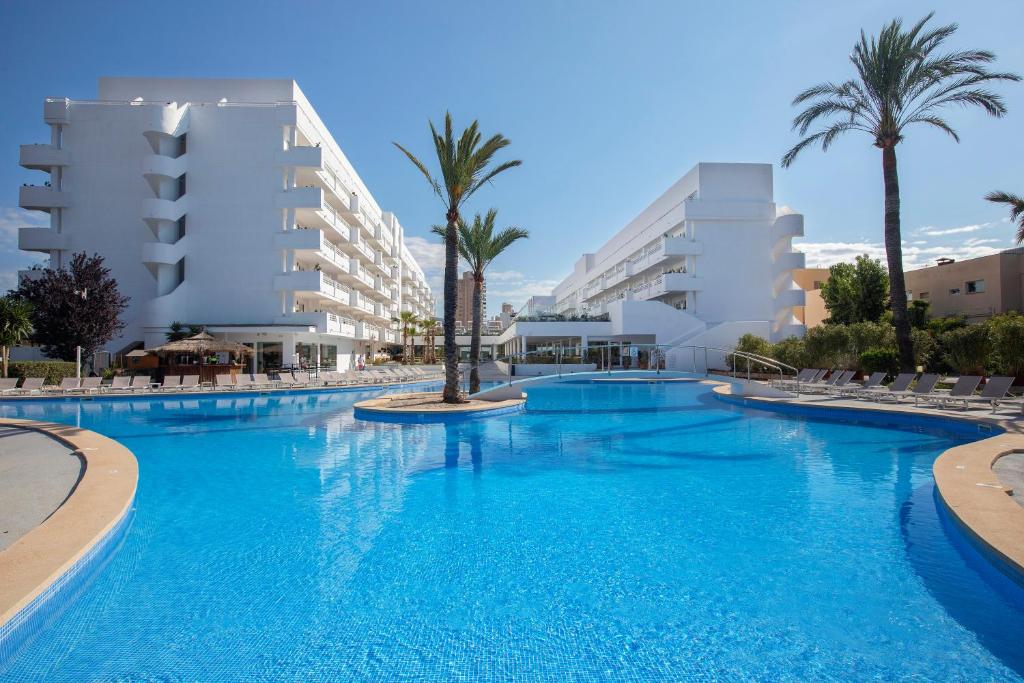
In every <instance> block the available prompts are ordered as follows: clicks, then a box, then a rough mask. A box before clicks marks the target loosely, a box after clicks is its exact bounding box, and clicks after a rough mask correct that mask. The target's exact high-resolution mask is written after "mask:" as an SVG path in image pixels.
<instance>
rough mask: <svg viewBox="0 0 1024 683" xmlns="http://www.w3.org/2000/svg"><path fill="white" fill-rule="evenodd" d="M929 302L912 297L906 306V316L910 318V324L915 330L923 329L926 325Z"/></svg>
mask: <svg viewBox="0 0 1024 683" xmlns="http://www.w3.org/2000/svg"><path fill="white" fill-rule="evenodd" d="M929 308H930V304H929V303H928V302H927V301H923V300H921V299H914V300H913V301H911V302H910V305H909V306H907V317H908V318H910V326H911V327H912V328H914V329H915V330H923V329H926V328H927V327H928V309H929Z"/></svg>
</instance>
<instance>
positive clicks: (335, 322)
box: [288, 311, 356, 337]
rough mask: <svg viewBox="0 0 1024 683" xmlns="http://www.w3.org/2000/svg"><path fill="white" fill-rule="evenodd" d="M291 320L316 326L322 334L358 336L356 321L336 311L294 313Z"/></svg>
mask: <svg viewBox="0 0 1024 683" xmlns="http://www.w3.org/2000/svg"><path fill="white" fill-rule="evenodd" d="M288 318H289V320H294V321H295V323H296V324H298V325H310V326H316V331H317V332H319V333H320V334H338V335H341V336H343V337H355V336H356V321H355V320H352V319H351V318H346V317H345V316H341V315H338V314H336V313H330V312H327V311H318V312H313V313H292V314H291V315H289V316H288Z"/></svg>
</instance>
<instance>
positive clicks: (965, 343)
mask: <svg viewBox="0 0 1024 683" xmlns="http://www.w3.org/2000/svg"><path fill="white" fill-rule="evenodd" d="M940 342H941V344H942V347H943V349H944V351H943V354H942V358H943V360H944V361H946V363H948V364H949V367H950V368H951V369H952V370H954V371H955V372H958V373H960V374H962V375H982V374H984V373H985V363H986V361H988V355H989V353H988V351H989V338H988V325H985V324H980V325H966V326H964V327H957V328H954V329H952V330H949V331H948V332H946V333H944V334H943V335H942V336H941V337H940Z"/></svg>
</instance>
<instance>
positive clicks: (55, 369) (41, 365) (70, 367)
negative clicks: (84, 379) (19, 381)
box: [8, 360, 75, 384]
mask: <svg viewBox="0 0 1024 683" xmlns="http://www.w3.org/2000/svg"><path fill="white" fill-rule="evenodd" d="M8 375H9V376H10V377H43V378H45V379H46V384H60V381H61V380H62V379H64V378H65V377H74V376H75V364H74V363H69V362H67V361H63V360H18V361H13V362H12V363H11V365H10V369H9V370H8Z"/></svg>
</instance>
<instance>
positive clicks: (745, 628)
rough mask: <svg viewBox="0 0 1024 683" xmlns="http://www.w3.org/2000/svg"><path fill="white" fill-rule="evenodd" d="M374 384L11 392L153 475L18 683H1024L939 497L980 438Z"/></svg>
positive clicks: (601, 400) (1012, 610)
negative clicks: (203, 391) (117, 542)
mask: <svg viewBox="0 0 1024 683" xmlns="http://www.w3.org/2000/svg"><path fill="white" fill-rule="evenodd" d="M366 395H367V394H360V393H351V392H350V393H331V394H306V395H292V396H274V397H267V396H249V397H239V398H224V397H221V398H213V397H211V398H203V399H201V400H182V399H174V398H168V399H166V400H156V401H143V400H134V401H87V402H78V401H68V402H49V403H44V402H41V401H39V402H33V403H18V404H16V405H15V404H13V403H8V404H2V405H0V415H4V416H15V415H17V416H24V417H29V418H37V419H48V420H55V421H60V422H66V423H71V424H77V425H80V426H82V427H85V428H88V429H93V430H96V431H98V432H101V433H103V434H106V435H108V436H111V437H113V438H115V439H118V440H119V441H121V442H123V443H124V444H125V445H127V446H128V447H129V448H130V449H131V450H132V451H134V452H135V454H136V455H137V457H138V460H139V466H140V471H141V477H140V482H139V491H138V497H137V504H136V511H135V515H134V518H133V520H132V522H131V528H130V529H129V531H128V533H127V535H126V537H125V540H124V542H123V545H122V546H121V547H120V549H119V550H118V551H117V553H116V554H115V555H114V557H113V558H112V560H111V561H110V562H109V564H108V565H107V566H106V567H105V568H104V569H103V570H102V571H101V572H100V573H99V574H98V575H97V577H96V578H95V579H94V580H93V582H92V583H91V584H90V585H89V586H88V587H86V588H85V589H84V590H83V591H82V593H81V594H80V595H79V597H78V598H77V599H76V600H75V601H73V602H72V603H71V604H70V605H68V607H67V609H66V610H65V611H64V612H63V614H61V615H60V617H59V618H57V619H56V620H55V622H54V623H53V624H52V625H51V626H50V627H49V628H48V629H46V630H45V631H43V632H42V633H41V634H40V635H39V636H38V637H37V638H36V639H34V640H33V641H32V642H30V643H29V644H27V645H26V646H25V647H24V648H23V650H22V651H21V652H20V653H19V654H18V655H17V656H15V657H13V658H11V659H10V660H9V661H4V662H0V680H4V681H19V682H20V681H35V680H39V681H83V680H103V681H112V680H117V681H136V680H161V681H179V680H180V681H194V680H195V681H212V680H217V681H259V680H287V681H334V680H373V681H376V680H474V681H475V680H504V679H516V680H560V681H562V680H565V681H578V680H587V681H591V680H595V681H596V680H771V681H779V680H792V681H808V680H864V679H877V680H894V679H914V680H929V681H952V680H964V681H979V680H1021V677H1022V676H1024V647H1022V645H1021V644H1022V643H1024V589H1022V588H1021V586H1020V585H1018V584H1016V583H1014V582H1012V581H1011V580H1010V579H1008V578H1007V577H1006V576H1004V575H1003V574H1000V573H999V572H998V571H995V570H993V569H992V567H991V565H989V564H988V563H987V562H986V560H985V559H984V558H983V557H981V556H980V555H978V554H977V553H976V551H974V550H973V548H972V547H971V546H969V545H967V544H964V543H963V542H962V537H961V535H960V533H959V532H958V531H957V530H956V529H953V528H951V527H949V526H948V523H947V522H946V521H944V517H943V515H942V514H941V513H940V511H939V509H938V508H937V507H936V501H935V497H934V491H933V484H932V479H931V464H932V462H933V460H934V459H935V457H936V456H937V455H938V454H939V453H941V452H942V451H943V450H945V449H946V448H949V447H950V446H952V445H955V444H957V443H962V442H964V441H965V440H969V439H971V438H975V437H976V436H977V435H968V434H966V433H964V432H963V431H959V432H955V431H954V432H948V431H932V430H925V429H920V428H916V429H897V428H888V427H883V426H877V425H871V424H855V423H849V422H834V421H833V422H828V421H821V420H811V419H803V418H799V417H793V416H785V417H784V416H780V415H775V414H772V413H768V412H762V411H754V410H748V409H745V408H741V407H738V406H733V405H729V404H726V403H723V402H721V401H717V400H715V399H714V398H713V397H712V396H711V395H710V393H709V392H708V387H706V386H704V385H672V386H664V385H606V386H601V385H593V384H566V385H556V386H546V387H536V388H534V389H532V390H531V393H530V400H529V406H528V408H529V409H528V410H527V411H526V412H524V413H521V414H514V415H505V416H499V417H494V418H489V419H479V420H473V421H467V422H463V423H454V424H433V425H418V424H403V425H389V424H382V423H376V422H362V421H358V420H356V419H354V418H353V415H352V408H351V405H352V403H353V401H355V400H358V399H359V398H362V397H365V396H366Z"/></svg>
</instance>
